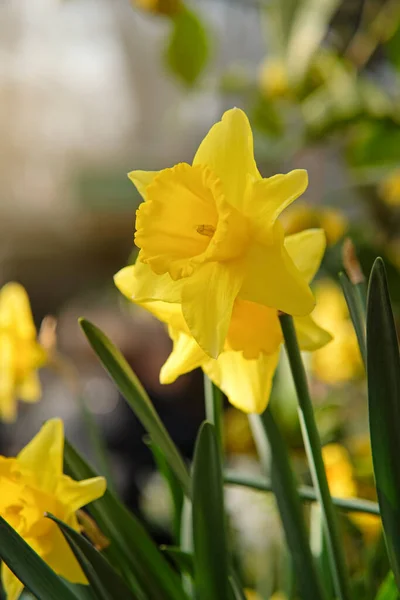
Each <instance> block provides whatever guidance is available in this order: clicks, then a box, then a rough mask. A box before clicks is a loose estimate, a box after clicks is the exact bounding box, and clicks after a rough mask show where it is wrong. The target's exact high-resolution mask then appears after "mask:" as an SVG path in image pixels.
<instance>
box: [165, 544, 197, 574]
mask: <svg viewBox="0 0 400 600" xmlns="http://www.w3.org/2000/svg"><path fill="white" fill-rule="evenodd" d="M160 550H162V552H163V553H164V554H165V555H166V556H168V557H169V558H170V559H171V560H173V562H174V563H175V564H176V566H177V567H178V569H179V571H181V573H188V575H191V576H192V577H193V575H194V565H193V556H192V555H191V554H189V553H188V552H183V550H181V548H178V547H177V546H160Z"/></svg>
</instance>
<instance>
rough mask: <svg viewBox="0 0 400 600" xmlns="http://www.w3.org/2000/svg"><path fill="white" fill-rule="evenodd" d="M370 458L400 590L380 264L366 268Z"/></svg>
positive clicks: (392, 404) (398, 467)
mask: <svg viewBox="0 0 400 600" xmlns="http://www.w3.org/2000/svg"><path fill="white" fill-rule="evenodd" d="M367 355H368V360H367V372H368V403H369V422H370V433H371V446H372V458H373V464H374V472H375V481H376V487H377V492H378V501H379V506H380V511H381V516H382V524H383V529H384V532H385V540H386V546H387V549H388V554H389V560H390V564H391V567H392V569H393V573H394V576H395V580H396V583H397V586H398V587H399V589H400V462H399V457H400V435H399V428H400V357H399V344H398V341H397V335H396V327H395V323H394V318H393V313H392V308H391V303H390V296H389V290H388V285H387V280H386V273H385V266H384V263H383V260H382V259H381V258H377V259H376V261H375V263H374V266H373V268H372V271H371V277H370V283H369V289H368V307H367Z"/></svg>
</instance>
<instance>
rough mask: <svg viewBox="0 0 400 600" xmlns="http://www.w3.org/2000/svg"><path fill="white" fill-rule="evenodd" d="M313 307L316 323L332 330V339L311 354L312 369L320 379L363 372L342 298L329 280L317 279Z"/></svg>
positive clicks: (335, 379) (340, 378) (338, 379)
mask: <svg viewBox="0 0 400 600" xmlns="http://www.w3.org/2000/svg"><path fill="white" fill-rule="evenodd" d="M315 294H316V298H317V306H316V308H315V311H314V313H313V317H314V318H315V320H316V322H317V323H318V324H319V325H320V326H321V327H324V328H326V329H328V330H329V331H332V332H333V333H334V338H333V341H332V342H331V343H330V344H329V345H328V346H327V347H326V348H322V349H321V350H318V351H317V352H315V353H314V354H313V358H312V368H313V371H314V373H315V375H316V376H317V377H318V379H320V380H321V381H325V382H327V383H341V382H345V381H349V380H351V379H354V378H355V377H358V376H360V375H361V374H362V372H363V367H362V361H361V356H360V351H359V348H358V342H357V338H356V334H355V332H354V329H353V325H352V323H351V320H350V317H349V313H348V309H347V305H346V301H345V299H344V296H343V294H342V291H341V290H340V288H339V286H337V285H336V284H335V283H334V282H333V281H331V280H325V281H321V282H318V284H317V286H316V287H315Z"/></svg>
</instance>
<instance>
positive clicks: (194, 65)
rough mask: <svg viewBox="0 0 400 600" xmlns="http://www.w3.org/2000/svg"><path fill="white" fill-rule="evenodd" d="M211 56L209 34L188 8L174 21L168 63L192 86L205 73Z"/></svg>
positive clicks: (167, 55) (174, 71)
mask: <svg viewBox="0 0 400 600" xmlns="http://www.w3.org/2000/svg"><path fill="white" fill-rule="evenodd" d="M209 55H210V48H209V41H208V36H207V32H206V30H205V28H204V25H203V23H202V22H201V20H200V19H199V17H198V16H197V15H196V14H195V13H194V12H193V11H191V10H189V9H188V8H184V9H182V10H181V11H180V12H179V13H178V14H177V15H176V16H175V17H174V20H173V29H172V34H171V38H170V40H169V43H168V47H167V53H166V61H167V65H168V67H169V68H170V69H171V70H172V72H173V73H175V75H177V76H178V77H179V79H181V80H182V81H183V82H184V83H185V84H187V85H188V86H192V85H194V84H195V83H196V81H197V79H198V78H199V76H200V75H201V73H202V72H203V70H204V68H205V66H206V64H207V61H208V58H209Z"/></svg>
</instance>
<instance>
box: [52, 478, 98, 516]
mask: <svg viewBox="0 0 400 600" xmlns="http://www.w3.org/2000/svg"><path fill="white" fill-rule="evenodd" d="M106 487H107V484H106V480H105V479H104V477H92V478H91V479H84V480H83V481H74V480H73V479H71V478H70V477H67V476H66V475H64V476H63V477H62V478H61V479H60V480H59V484H58V487H57V495H58V496H59V498H62V502H63V504H65V505H66V506H68V509H69V510H71V511H73V512H75V511H76V510H78V508H82V506H86V504H89V503H90V502H93V501H94V500H97V499H98V498H101V496H103V494H104V492H105V491H106Z"/></svg>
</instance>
